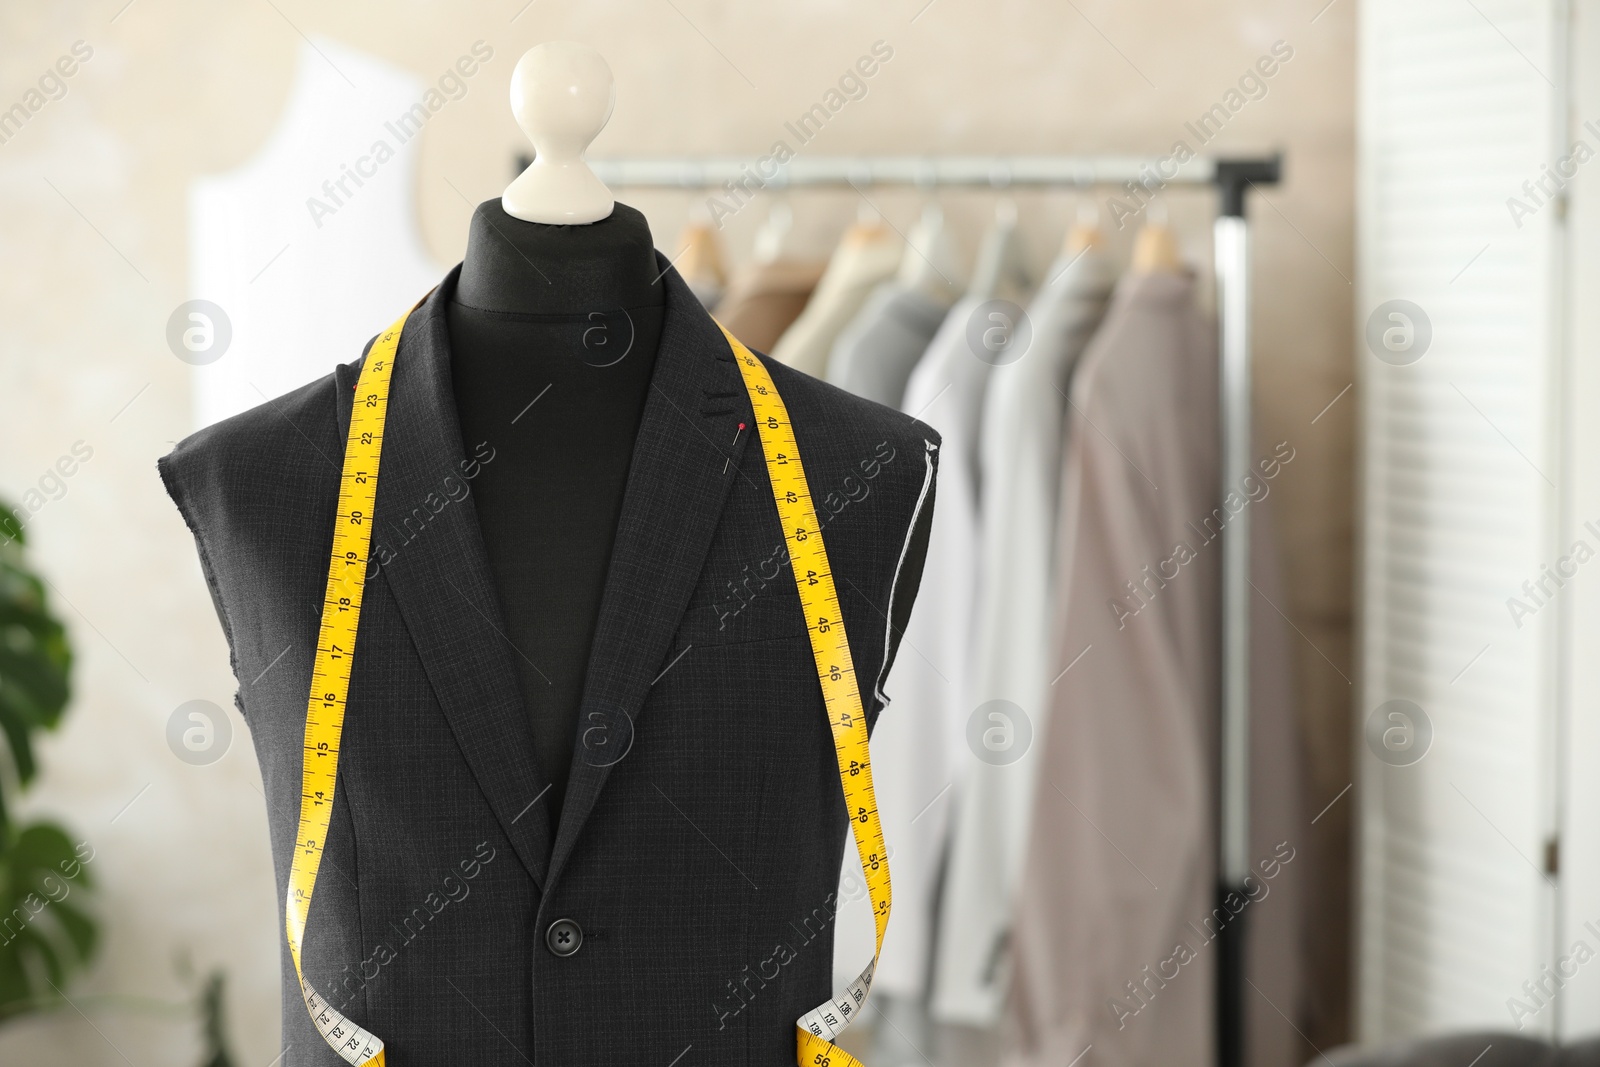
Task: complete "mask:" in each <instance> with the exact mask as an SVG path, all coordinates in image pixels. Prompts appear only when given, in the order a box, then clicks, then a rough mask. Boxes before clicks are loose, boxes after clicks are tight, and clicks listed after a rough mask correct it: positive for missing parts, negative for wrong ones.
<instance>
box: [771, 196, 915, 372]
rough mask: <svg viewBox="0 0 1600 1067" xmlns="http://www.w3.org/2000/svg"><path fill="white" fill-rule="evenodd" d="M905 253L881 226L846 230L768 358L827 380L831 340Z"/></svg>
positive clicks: (859, 226) (894, 235) (897, 241)
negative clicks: (802, 306) (798, 314)
mask: <svg viewBox="0 0 1600 1067" xmlns="http://www.w3.org/2000/svg"><path fill="white" fill-rule="evenodd" d="M904 249H905V245H904V243H903V242H902V241H901V240H900V238H899V236H897V235H896V234H895V232H894V231H893V230H891V229H890V228H889V227H887V226H884V225H882V224H881V223H880V224H876V225H863V224H861V223H857V224H856V225H854V226H852V227H851V228H850V229H849V230H847V231H845V235H844V237H843V238H841V239H840V241H839V247H838V248H836V249H834V252H833V257H832V258H831V259H830V260H829V261H828V269H827V271H826V272H825V273H824V274H823V276H822V280H821V281H820V282H818V283H817V288H816V291H815V292H814V293H813V294H812V296H811V302H810V303H808V304H807V305H806V308H805V310H804V311H803V312H801V313H800V317H799V318H797V319H795V320H794V322H793V323H792V324H791V325H790V326H789V328H788V329H787V330H786V331H784V333H783V336H782V337H780V338H779V339H778V343H777V344H776V345H774V346H773V348H772V351H771V353H770V355H771V356H772V358H773V359H776V360H777V361H778V362H780V363H786V364H788V365H789V366H791V367H793V368H794V369H795V370H800V371H804V372H805V373H807V374H809V375H811V376H812V377H815V378H824V379H825V378H826V377H827V373H828V357H829V355H830V354H831V353H832V351H833V343H834V341H836V340H838V337H839V334H840V333H841V332H843V330H844V328H845V327H846V326H848V325H850V322H851V320H852V319H854V318H855V317H856V315H857V314H858V313H860V311H861V307H862V305H863V304H865V303H866V302H867V297H868V296H870V295H871V294H872V291H873V289H875V288H877V286H878V284H879V283H880V282H884V281H887V280H889V279H890V278H892V277H893V276H894V274H895V271H896V270H898V269H899V267H900V259H901V256H902V254H903V252H904Z"/></svg>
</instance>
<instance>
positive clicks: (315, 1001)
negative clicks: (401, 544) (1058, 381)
mask: <svg viewBox="0 0 1600 1067" xmlns="http://www.w3.org/2000/svg"><path fill="white" fill-rule="evenodd" d="M413 310H414V309H413ZM410 314H411V312H410V311H407V312H406V313H405V314H404V315H401V316H400V318H399V319H397V320H396V321H395V323H394V325H393V326H390V327H389V328H388V329H387V330H385V331H384V332H383V333H381V334H379V335H378V339H377V340H376V341H374V342H373V344H372V348H371V349H370V350H369V352H368V353H367V358H366V361H365V363H364V364H363V365H362V368H361V377H360V379H359V381H358V382H357V384H356V390H355V394H356V395H355V402H354V405H353V406H352V408H351V415H350V433H349V436H348V438H347V439H346V442H345V454H344V468H343V471H342V473H341V475H340V482H339V506H338V514H337V518H336V521H335V523H334V531H333V550H332V553H331V556H330V559H329V563H328V584H327V592H326V594H325V596H324V598H323V606H322V623H321V627H320V630H319V632H318V635H317V656H316V663H315V665H314V666H313V668H312V673H311V696H310V699H309V700H308V701H307V704H306V730H305V754H304V767H303V770H302V772H301V797H300V822H299V828H298V830H297V832H296V848H295V854H294V863H293V865H292V867H291V869H290V871H289V892H288V898H287V900H286V902H285V906H284V929H285V932H286V934H287V936H288V939H289V954H290V956H291V957H292V958H293V959H294V969H295V974H296V975H297V976H298V978H299V980H300V992H301V996H302V997H303V998H304V1000H305V1005H306V1010H307V1011H308V1012H309V1013H310V1015H311V1021H312V1023H313V1024H314V1025H315V1026H316V1028H317V1031H318V1032H319V1033H321V1034H322V1037H323V1040H325V1041H326V1042H327V1043H328V1045H329V1046H330V1047H331V1048H333V1050H334V1051H336V1052H337V1053H338V1054H339V1055H340V1057H342V1058H343V1059H344V1060H345V1061H346V1062H347V1063H351V1064H355V1065H357V1067H364V1065H374V1067H383V1064H384V1052H383V1042H382V1041H381V1040H379V1038H378V1037H377V1036H376V1035H375V1034H373V1033H371V1032H370V1031H368V1030H365V1029H363V1028H362V1027H360V1026H357V1025H356V1024H355V1023H353V1022H351V1021H350V1020H349V1019H348V1018H346V1017H345V1016H344V1015H343V1014H341V1013H340V1012H339V1011H338V1010H337V1009H335V1008H334V1007H333V1006H332V1005H331V1004H329V1003H328V1002H327V999H326V998H325V997H323V996H322V995H321V994H320V993H318V992H317V991H316V990H315V989H313V988H312V987H311V983H310V982H308V981H306V977H305V972H304V970H303V968H302V965H301V947H302V944H303V943H304V939H305V930H306V917H307V915H308V914H309V912H310V910H311V897H312V892H313V890H314V889H315V887H316V881H317V869H318V867H320V866H321V863H322V853H323V848H324V844H325V842H326V840H327V836H328V826H329V823H330V820H331V817H332V813H333V795H334V787H335V785H336V783H337V780H338V772H339V738H340V735H341V733H342V732H343V728H344V713H345V703H346V700H347V698H348V696H349V692H350V670H351V663H352V658H353V655H354V651H355V645H356V630H357V627H358V625H359V623H360V619H361V597H362V592H363V590H364V587H365V582H366V573H367V557H368V551H369V549H370V547H371V541H372V514H373V510H374V507H373V505H374V502H375V501H376V499H377V491H378V460H379V457H380V455H381V453H382V449H383V425H384V416H385V415H386V414H387V412H388V401H389V381H390V376H391V375H392V374H393V372H394V360H395V355H396V352H397V351H398V349H399V345H400V333H401V330H402V329H404V327H405V323H406V319H407V318H408V317H409V316H410ZM719 325H720V324H719ZM722 332H723V334H724V336H726V337H727V339H728V344H729V346H730V347H732V349H733V352H734V356H735V361H736V362H737V363H738V365H739V373H740V374H741V375H742V376H743V378H744V384H745V389H746V390H747V391H748V392H749V394H750V403H751V406H752V408H753V410H754V413H755V421H756V431H757V433H758V435H759V436H760V439H761V447H762V451H763V453H764V454H765V457H766V463H767V475H768V478H769V480H770V481H771V483H772V498H773V502H774V503H775V504H776V505H777V508H778V518H779V520H780V522H781V523H782V525H783V534H784V540H785V542H786V544H787V545H788V549H789V559H790V563H791V566H792V568H793V571H794V580H795V587H796V589H797V590H798V591H799V593H800V604H801V608H802V610H803V611H804V612H805V614H806V629H807V632H808V633H809V635H810V638H811V653H812V657H813V658H814V659H815V660H816V666H817V679H818V681H819V682H820V683H821V685H822V697H823V702H824V704H825V705H826V708H827V715H828V725H829V727H830V728H831V730H832V732H833V744H834V751H835V754H836V755H837V757H838V761H839V781H840V783H841V785H842V786H843V788H844V798H845V810H846V811H847V812H849V815H850V828H851V833H852V834H853V836H854V837H855V841H856V851H857V853H858V855H859V856H860V857H861V867H862V870H863V871H864V872H865V874H866V879H867V892H868V897H869V899H870V900H871V902H872V913H873V921H874V923H875V924H876V944H875V947H874V951H873V956H872V961H871V962H870V963H868V964H867V966H866V969H864V970H863V971H862V972H861V974H860V975H859V976H858V977H857V978H856V979H855V981H853V982H851V983H850V984H849V985H847V986H846V987H845V989H844V991H843V992H842V993H840V994H837V995H835V996H834V997H833V998H832V999H830V1000H828V1001H826V1002H824V1003H822V1004H820V1005H818V1006H817V1007H815V1008H813V1009H812V1010H811V1011H809V1012H807V1013H806V1014H805V1015H803V1016H801V1017H800V1019H799V1022H798V1024H797V1029H796V1034H795V1060H796V1063H797V1064H798V1065H799V1067H861V1063H860V1061H859V1060H857V1059H856V1058H855V1057H854V1056H852V1055H850V1054H849V1053H848V1052H845V1051H844V1050H843V1049H841V1048H839V1047H838V1046H837V1045H835V1044H833V1039H834V1038H836V1037H838V1036H839V1034H840V1033H841V1032H843V1030H844V1029H845V1027H847V1026H849V1025H850V1023H851V1022H853V1021H854V1020H855V1017H856V1016H857V1015H858V1014H859V1013H860V1010H861V1006H862V1004H864V1003H865V1002H866V999H867V993H868V991H869V990H870V989H871V988H872V975H873V972H874V970H875V969H876V968H877V965H878V953H879V952H880V951H881V950H882V948H883V933H884V930H885V929H886V928H887V927H888V923H889V905H890V895H891V894H890V886H889V861H888V850H887V848H886V847H885V845H884V840H883V827H882V825H881V824H880V823H879V820H878V805H877V800H876V797H875V795H874V793H873V789H872V761H871V758H870V754H869V752H868V749H867V721H866V715H865V714H864V710H863V707H862V703H861V690H860V688H859V686H858V684H857V680H856V672H855V665H854V662H853V661H852V659H851V656H850V645H849V642H848V641H847V640H846V638H845V631H844V619H843V614H842V612H841V610H840V607H839V594H838V591H837V589H836V588H835V587H834V582H833V572H832V570H831V568H830V567H829V565H828V553H827V550H826V549H825V548H824V547H823V543H822V530H821V527H820V524H819V523H818V521H817V514H816V509H815V508H814V507H813V505H812V501H811V492H810V489H809V487H808V486H807V484H806V476H805V469H804V468H803V467H802V466H801V463H800V451H799V448H798V446H797V444H796V441H795V436H794V427H793V425H792V424H791V423H790V421H789V412H788V410H787V409H786V408H785V407H784V404H783V398H782V397H780V396H779V395H778V390H777V387H776V386H775V385H773V383H772V377H771V376H770V375H769V374H768V373H767V369H766V367H765V366H763V365H762V363H761V361H760V360H759V359H757V358H756V357H755V356H754V355H753V354H751V352H750V350H749V349H748V348H746V347H745V346H744V345H743V344H741V343H740V342H739V341H738V339H737V338H735V337H734V336H733V335H732V334H730V333H728V331H727V330H726V329H724V330H723V331H722Z"/></svg>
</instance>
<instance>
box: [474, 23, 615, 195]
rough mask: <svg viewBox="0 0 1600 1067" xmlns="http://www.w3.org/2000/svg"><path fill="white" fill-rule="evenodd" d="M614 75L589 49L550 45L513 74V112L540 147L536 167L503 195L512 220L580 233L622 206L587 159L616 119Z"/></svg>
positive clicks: (535, 51) (530, 55) (559, 43)
mask: <svg viewBox="0 0 1600 1067" xmlns="http://www.w3.org/2000/svg"><path fill="white" fill-rule="evenodd" d="M616 99H617V91H616V84H615V82H614V81H613V80H612V77H611V68H610V67H608V66H606V61H605V60H604V59H603V58H601V56H600V53H599V52H596V51H595V50H594V49H593V48H590V47H589V46H588V45H584V44H577V43H575V42H572V41H548V42H546V43H544V44H541V45H538V46H536V47H534V48H530V49H528V51H527V52H525V53H523V56H522V58H521V59H520V60H518V61H517V67H516V69H515V70H514V71H512V72H511V113H512V114H513V115H514V116H516V119H517V125H518V126H521V127H522V132H523V133H525V134H527V135H528V140H530V141H532V142H533V150H534V160H533V162H532V163H531V164H529V166H528V169H527V170H525V171H523V172H522V173H521V174H519V175H517V177H516V179H515V180H514V181H513V182H512V183H511V184H510V185H508V186H506V189H505V192H504V193H502V194H501V197H500V204H501V206H502V207H503V208H504V209H505V211H506V214H508V215H510V216H512V217H513V218H518V219H522V220H523V221H524V222H542V223H546V224H549V225H554V226H572V225H580V224H583V223H590V222H599V221H600V220H601V219H603V218H607V217H608V216H610V214H611V211H612V208H614V207H615V206H616V201H615V200H614V199H612V196H611V190H610V189H607V188H606V186H605V183H603V182H602V181H601V180H600V179H599V178H597V177H595V175H594V172H593V171H592V170H590V169H589V164H587V163H585V162H584V159H583V153H584V151H585V150H586V149H587V148H588V147H589V142H591V141H593V140H594V139H595V137H596V136H598V135H599V133H600V131H601V130H603V129H604V128H605V125H606V121H607V120H608V119H610V118H611V109H612V107H613V106H614V105H615V103H616Z"/></svg>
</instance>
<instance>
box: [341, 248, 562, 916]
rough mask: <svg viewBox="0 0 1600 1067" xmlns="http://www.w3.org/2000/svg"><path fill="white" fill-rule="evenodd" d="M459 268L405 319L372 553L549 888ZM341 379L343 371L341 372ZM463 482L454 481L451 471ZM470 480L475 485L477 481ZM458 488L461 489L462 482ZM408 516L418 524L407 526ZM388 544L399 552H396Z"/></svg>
mask: <svg viewBox="0 0 1600 1067" xmlns="http://www.w3.org/2000/svg"><path fill="white" fill-rule="evenodd" d="M459 270H460V268H459V267H457V268H456V270H455V271H452V272H451V273H450V275H448V276H447V277H446V278H445V280H444V282H443V283H442V284H441V285H440V286H439V287H438V288H437V289H435V290H434V291H433V293H432V294H431V295H429V296H428V298H427V299H426V300H424V301H423V303H422V304H421V306H419V307H418V308H417V309H416V310H415V311H413V312H412V313H411V317H410V319H409V320H407V322H406V326H405V330H404V332H403V333H402V334H401V339H400V351H399V353H398V355H397V356H396V364H395V368H394V377H393V380H392V382H391V385H390V395H389V409H388V416H387V418H386V421H385V427H384V441H383V455H382V461H381V463H382V465H381V467H380V468H379V478H378V497H377V503H376V506H375V516H374V529H373V552H374V554H375V555H377V557H378V559H379V560H380V561H384V560H387V562H384V563H383V566H382V568H381V573H382V574H383V577H384V580H385V581H386V582H388V584H389V588H390V589H391V590H392V591H393V593H394V597H395V600H396V601H397V602H398V604H399V608H400V614H401V617H402V618H403V619H404V621H405V625H406V628H407V629H408V630H409V631H410V633H411V639H412V641H413V642H414V644H415V645H416V649H417V653H418V655H419V656H420V657H421V658H422V663H423V667H424V669H425V670H426V671H427V675H428V680H429V681H430V682H431V683H432V685H433V689H434V692H435V694H436V696H437V697H438V700H439V704H440V706H441V707H442V708H443V709H444V714H445V717H446V718H447V719H448V720H449V722H450V727H451V729H452V731H453V732H454V734H455V737H456V742H457V743H458V744H459V745H460V746H461V751H462V753H463V754H464V755H465V757H466V760H467V764H468V766H469V767H470V768H471V770H472V773H473V775H474V777H476V778H477V780H478V784H479V786H480V787H481V788H482V790H483V793H484V796H485V797H486V798H487V799H488V801H489V806H490V808H491V809H492V810H493V811H494V814H495V817H496V819H498V820H499V822H500V825H501V828H502V829H503V830H504V831H505V834H506V836H507V837H508V838H509V839H510V841H511V844H512V848H513V849H514V850H515V851H516V853H517V856H518V857H519V858H520V860H521V861H522V864H523V866H525V867H526V868H527V869H528V873H529V874H530V875H531V876H532V877H533V879H534V881H535V882H536V883H538V885H539V887H540V889H541V890H542V889H543V888H544V886H545V882H546V871H547V863H548V861H549V857H550V844H551V836H552V827H551V825H550V818H549V810H550V809H549V807H548V805H546V804H543V803H538V801H540V800H542V799H543V793H544V790H546V789H547V788H548V787H549V785H550V779H549V777H548V776H547V775H546V774H545V773H544V771H543V770H542V769H541V768H540V767H539V765H538V762H537V760H536V759H535V757H534V745H533V732H532V727H531V726H530V724H529V722H528V712H527V710H526V709H525V708H524V707H523V704H522V697H521V694H520V692H519V691H518V689H517V684H516V673H515V663H514V661H513V659H512V657H513V656H515V655H517V654H518V653H517V652H516V651H515V650H514V649H513V648H512V647H511V645H510V644H509V642H508V640H507V638H506V637H505V636H504V635H505V628H506V627H505V623H504V621H503V616H502V614H501V610H500V602H499V599H498V598H497V596H496V593H495V587H494V582H493V578H492V576H491V572H490V570H489V558H488V554H487V552H486V551H485V549H484V547H483V538H482V535H481V534H480V532H479V527H478V519H477V512H476V509H475V506H474V503H473V501H474V498H473V497H472V495H471V494H470V493H468V494H467V495H466V496H465V497H463V498H462V499H459V500H454V499H451V492H450V491H451V490H452V489H454V487H456V486H458V485H459V484H460V483H462V482H466V481H467V480H468V479H467V477H466V475H468V474H469V473H475V469H474V468H473V467H471V466H470V465H468V464H467V459H466V455H465V450H464V448H463V446H462V442H461V427H460V423H459V421H458V419H457V415H456V404H455V394H454V391H453V389H452V386H451V379H450V343H449V332H448V327H447V324H446V321H445V313H444V308H445V301H446V300H448V299H449V296H450V294H451V293H452V292H453V291H454V289H455V281H456V274H457V272H459ZM341 380H342V378H341ZM447 477H449V478H453V479H454V480H453V481H451V482H449V483H447V482H446V478H447ZM469 484H470V483H469ZM455 492H456V493H458V494H459V489H455ZM408 520H410V521H409V524H408ZM385 550H387V553H390V554H391V555H386V551H385Z"/></svg>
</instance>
